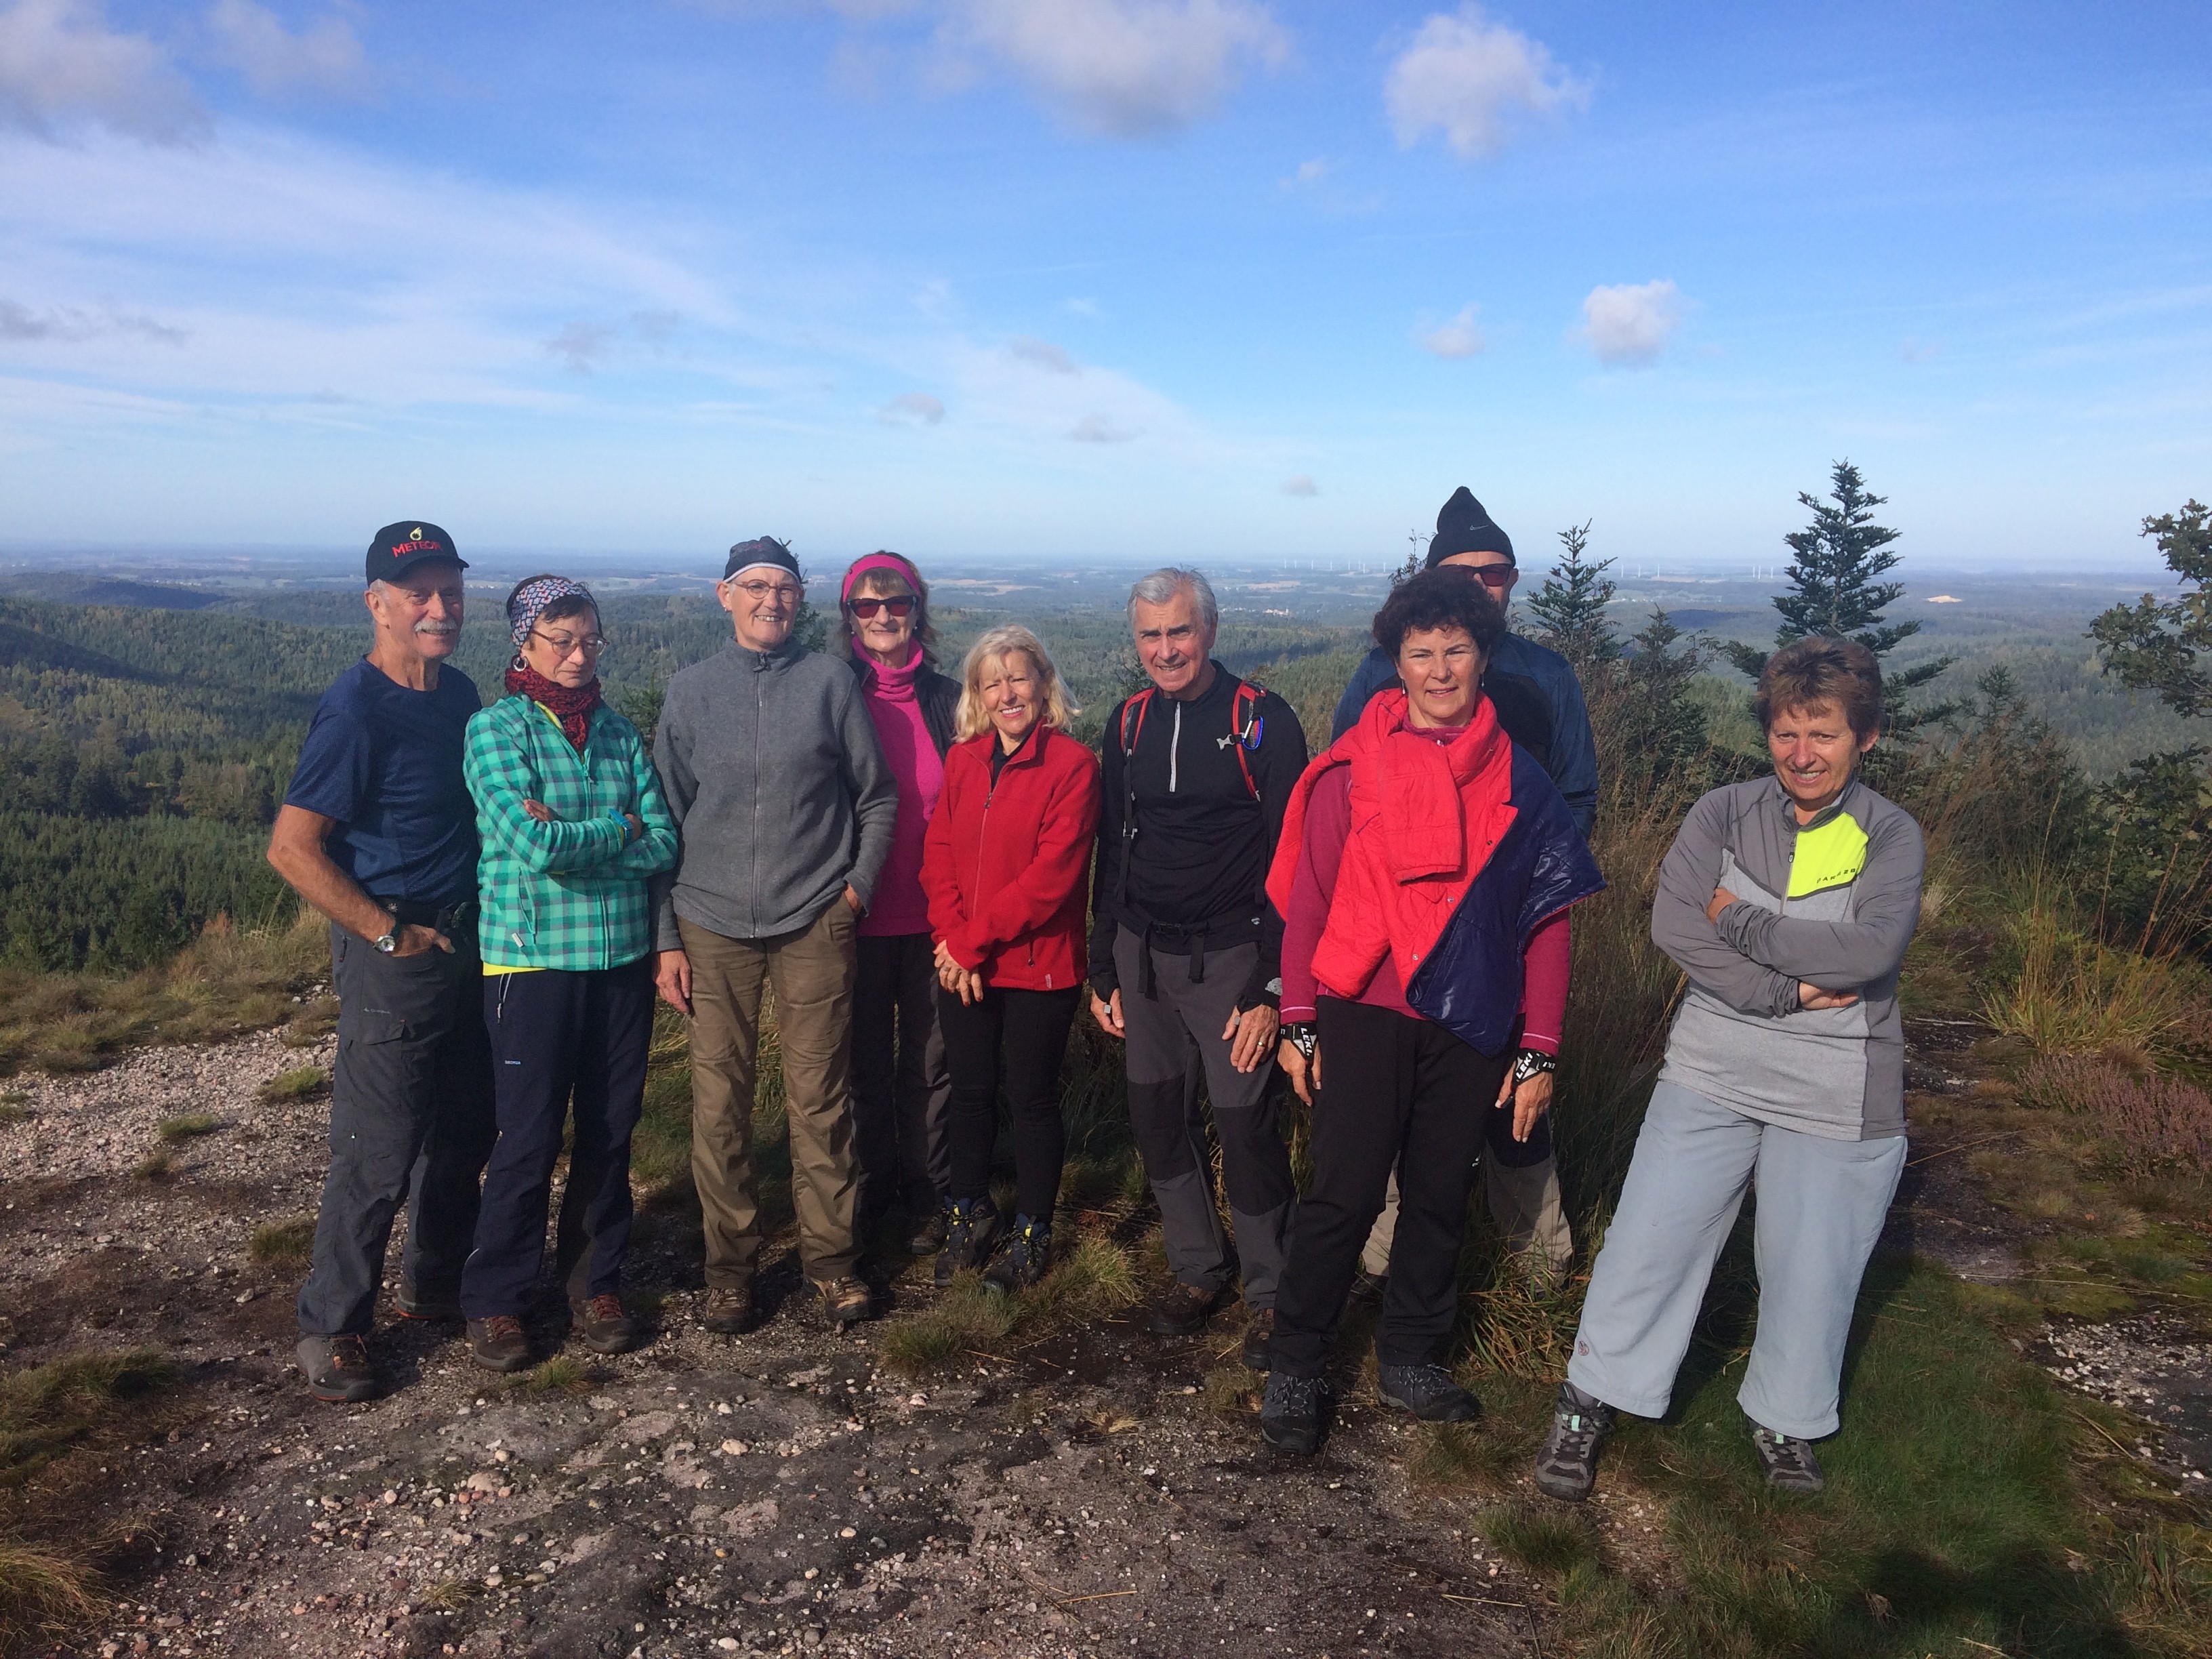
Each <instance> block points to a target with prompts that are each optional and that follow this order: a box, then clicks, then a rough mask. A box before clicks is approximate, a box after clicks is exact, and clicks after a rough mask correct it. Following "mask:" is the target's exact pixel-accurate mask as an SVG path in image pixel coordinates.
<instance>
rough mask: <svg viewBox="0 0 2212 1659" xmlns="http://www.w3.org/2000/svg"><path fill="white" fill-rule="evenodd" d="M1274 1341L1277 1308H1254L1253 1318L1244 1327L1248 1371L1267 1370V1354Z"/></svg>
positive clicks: (1245, 1367)
mask: <svg viewBox="0 0 2212 1659" xmlns="http://www.w3.org/2000/svg"><path fill="white" fill-rule="evenodd" d="M1274 1341H1275V1310H1273V1308H1255V1309H1253V1310H1252V1317H1251V1320H1250V1321H1249V1322H1248V1323H1247V1324H1246V1325H1245V1327H1244V1369H1245V1370H1248V1371H1264V1370H1267V1356H1268V1353H1269V1352H1270V1351H1271V1350H1272V1349H1273V1346H1274Z"/></svg>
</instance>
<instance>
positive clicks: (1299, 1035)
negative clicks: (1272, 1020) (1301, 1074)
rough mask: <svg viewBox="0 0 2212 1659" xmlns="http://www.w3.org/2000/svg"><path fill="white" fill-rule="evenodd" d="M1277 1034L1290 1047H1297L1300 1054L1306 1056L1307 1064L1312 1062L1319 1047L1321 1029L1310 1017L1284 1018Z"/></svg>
mask: <svg viewBox="0 0 2212 1659" xmlns="http://www.w3.org/2000/svg"><path fill="white" fill-rule="evenodd" d="M1279 1035H1280V1036H1281V1037H1282V1039H1283V1041H1284V1042H1287V1043H1289V1044H1290V1045H1291V1047H1292V1048H1295V1049H1297V1051H1298V1052H1299V1053H1300V1054H1304V1056H1305V1057H1306V1064H1307V1065H1309V1066H1310V1065H1312V1064H1313V1057H1314V1055H1315V1054H1316V1052H1317V1051H1318V1050H1319V1049H1320V1048H1321V1030H1320V1029H1319V1028H1318V1027H1317V1026H1316V1025H1315V1024H1314V1023H1313V1021H1311V1020H1310V1019H1287V1020H1285V1021H1284V1022H1283V1027H1282V1030H1281V1032H1280V1033H1279Z"/></svg>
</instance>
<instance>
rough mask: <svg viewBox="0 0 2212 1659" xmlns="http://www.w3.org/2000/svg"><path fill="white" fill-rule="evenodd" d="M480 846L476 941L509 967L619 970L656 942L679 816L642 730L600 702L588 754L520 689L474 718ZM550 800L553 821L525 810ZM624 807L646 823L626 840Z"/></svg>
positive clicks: (470, 760) (465, 767)
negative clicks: (653, 891)
mask: <svg viewBox="0 0 2212 1659" xmlns="http://www.w3.org/2000/svg"><path fill="white" fill-rule="evenodd" d="M462 771H463V775H465V777H466V778H467V780H468V785H469V794H470V796H471V798H472V799H474V800H475V801H476V804H477V835H478V836H479V837H481V839H482V841H483V856H482V857H481V858H480V859H479V860H477V897H478V899H479V900H480V901H481V902H482V904H483V910H482V913H481V915H480V917H479V920H478V922H477V939H478V942H479V945H480V946H481V948H482V950H483V959H484V961H485V963H488V964H490V965H494V966H497V967H502V968H562V969H568V970H570V971H572V972H583V971H587V970H589V969H597V968H618V967H620V966H621V965H622V964H623V963H626V962H635V961H636V960H637V959H638V958H639V957H641V956H643V955H644V954H645V953H646V952H647V951H649V950H651V949H652V948H653V900H652V897H651V896H650V895H649V894H648V892H647V886H646V884H647V878H650V877H652V876H654V875H657V874H658V873H659V872H661V871H664V870H670V869H673V868H674V867H675V865H676V856H677V840H676V821H675V819H674V818H673V817H671V816H670V815H669V811H668V803H667V802H666V801H665V799H662V796H661V793H660V776H659V774H658V773H657V772H655V771H654V770H653V757H651V756H650V755H648V754H647V752H646V748H645V743H644V740H643V739H642V738H640V737H639V736H638V734H637V728H636V727H635V726H632V725H631V724H630V723H629V721H628V720H624V719H623V717H622V716H621V715H620V714H617V713H615V711H614V710H613V709H611V708H607V707H606V706H605V704H601V705H600V706H599V708H595V709H593V710H592V724H591V729H590V731H589V732H587V733H586V737H585V740H584V752H583V753H582V754H580V755H579V754H578V753H577V752H576V749H575V745H574V744H571V743H570V742H569V741H568V738H567V737H566V736H565V735H564V734H563V733H562V730H561V727H560V725H559V723H558V722H556V720H554V719H553V717H552V716H551V715H550V714H548V713H547V712H546V711H545V710H544V709H543V708H539V707H538V704H536V703H535V702H532V701H531V700H530V699H529V698H528V697H526V696H520V694H517V695H514V696H505V697H501V699H500V700H499V701H498V702H495V703H494V704H492V705H491V707H490V708H486V709H483V711H481V712H480V713H478V714H474V715H471V717H470V720H469V733H468V747H467V750H466V753H465V756H464V757H463V760H462ZM526 800H536V801H543V802H544V804H545V805H547V806H549V807H550V808H551V809H552V811H553V813H554V817H555V821H554V822H553V823H539V822H538V820H537V819H535V818H533V817H531V816H530V814H529V813H528V812H526V811H524V810H523V805H522V804H523V802H525V801H526ZM624 812H635V813H636V814H637V816H638V817H639V818H641V820H643V822H644V824H645V833H644V834H643V835H642V836H639V837H638V838H637V840H635V842H633V841H630V840H629V826H628V825H627V824H626V823H624V822H623V818H622V817H621V815H622V814H623V813H624Z"/></svg>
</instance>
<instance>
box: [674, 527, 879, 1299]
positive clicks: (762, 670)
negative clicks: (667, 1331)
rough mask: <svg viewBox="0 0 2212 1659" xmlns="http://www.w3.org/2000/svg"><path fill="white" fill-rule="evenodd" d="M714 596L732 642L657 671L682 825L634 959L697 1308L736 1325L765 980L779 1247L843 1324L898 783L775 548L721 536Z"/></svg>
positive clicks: (752, 1215) (752, 1257) (753, 1198)
mask: <svg viewBox="0 0 2212 1659" xmlns="http://www.w3.org/2000/svg"><path fill="white" fill-rule="evenodd" d="M717 592H718V594H719V597H720V599H721V602H722V605H723V608H724V609H725V610H726V611H729V613H730V618H731V621H732V624H733V626H734V629H735V631H736V638H735V639H734V640H733V641H732V643H730V644H729V645H727V646H726V647H723V649H722V650H721V651H720V652H719V653H716V654H715V655H714V656H712V657H709V658H708V659H707V660H706V661H704V662H699V663H694V664H692V665H691V666H690V667H689V668H686V669H684V671H682V672H681V673H679V674H678V675H677V676H676V677H675V678H672V679H671V680H670V681H669V682H668V692H667V696H666V697H665V700H664V701H663V702H662V704H661V710H660V732H659V738H658V739H657V740H656V741H655V743H654V744H653V761H654V763H655V764H656V765H658V766H659V769H660V781H661V785H662V787H663V788H664V789H665V791H666V793H667V797H668V805H669V809H670V811H671V812H672V813H673V814H674V816H675V818H676V823H677V826H678V829H680V830H681V831H682V832H683V837H684V851H683V859H682V862H681V863H679V864H678V866H677V868H676V871H675V873H674V874H673V876H672V877H670V878H666V879H665V888H664V889H663V890H662V891H661V893H660V902H659V920H658V923H657V927H658V938H657V939H656V941H655V942H656V944H657V945H658V946H659V948H658V950H657V951H656V952H655V954H654V958H653V975H654V978H655V980H656V981H657V982H658V984H659V989H660V994H661V996H662V997H663V998H664V999H665V1000H666V1001H667V1002H668V1003H669V1004H670V1006H672V1007H674V1008H676V1009H677V1010H678V1012H681V1013H683V1014H684V1015H685V1016H686V1017H688V1018H690V1022H691V1030H690V1036H691V1175H692V1180H693V1183H694V1184H695V1185H696V1187H697V1188H698V1189H699V1207H700V1211H701V1214H702V1220H703V1225H704V1227H705V1231H706V1238H707V1299H706V1305H705V1307H704V1309H703V1310H702V1323H704V1324H705V1325H706V1327H707V1328H708V1329H709V1330H714V1331H723V1332H728V1333H732V1334H734V1333H738V1332H741V1331H745V1330H749V1329H750V1328H752V1326H753V1324H754V1322H755V1315H754V1310H753V1276H754V1273H755V1271H756V1269H757V1267H758V1265H759V1261H760V1249H761V1228H760V1188H759V1180H758V1177H757V1174H756V1172H755V1170H754V1167H753V1148H752V1114H753V1085H754V1081H755V1078H756V1066H755V1060H756V1057H757V1053H758V1048H759V1042H760V1007H761V991H762V987H763V985H764V984H769V985H773V986H774V987H775V1015H776V1037H777V1040H778V1042H779V1044H780V1045H781V1048H782V1052H783V1091H784V1112H785V1116H786V1118H787V1121H788V1122H789V1124H790V1127H791V1164H792V1182H791V1187H792V1192H791V1197H792V1207H793V1209H794V1210H796V1211H797V1212H798V1213H799V1261H800V1264H801V1265H802V1266H803V1267H805V1271H806V1277H807V1279H808V1280H809V1282H810V1283H811V1285H813V1286H814V1289H815V1291H816V1293H817V1295H818V1296H819V1297H820V1298H821V1301H822V1305H823V1310H824V1311H825V1312H826V1313H827V1314H828V1316H829V1318H830V1319H831V1320H833V1321H834V1322H836V1323H837V1324H839V1325H848V1324H850V1323H852V1322H854V1320H858V1319H865V1318H866V1317H867V1316H869V1314H870V1313H871V1312H872V1304H871V1299H870V1297H869V1295H868V1287H867V1285H866V1284H865V1283H863V1282H862V1280H861V1279H860V1276H859V1274H858V1273H856V1272H855V1268H856V1267H857V1266H858V1263H859V1260H860V1250H859V1247H858V1244H857V1243H856V1241H855V1239H854V1225H853V1210H854V1197H855V1194H856V1193H857V1191H858V1185H859V1176H858V1170H857V1168H856V1165H855V1163H854V1157H853V1123H852V1098H851V1091H852V1060H851V1034H852V1024H853V981H854V971H855V962H856V959H857V957H856V951H855V947H854V937H855V933H856V931H857V928H858V926H859V919H860V915H861V914H862V913H863V912H864V911H866V908H867V905H868V899H869V896H870V895H871V894H872V893H873V892H874V890H875V885H876V878H878V876H879V875H881V874H882V872H883V867H884V859H885V857H886V856H888V854H890V845H891V831H892V826H893V825H894V824H895V823H896V821H897V818H898V786H897V784H896V781H894V780H893V779H892V776H891V771H890V766H889V765H887V764H886V763H885V762H884V752H883V746H882V744H879V743H878V741H877V738H876V729H875V726H874V725H873V723H872V722H871V721H870V720H869V719H868V715H867V711H866V708H864V707H863V706H862V704H861V702H860V683H859V682H858V681H857V680H855V679H854V678H853V673H852V671H851V670H850V669H849V668H848V667H847V666H846V665H844V664H843V663H842V662H839V661H837V660H836V659H833V658H829V657H824V656H820V655H817V654H816V653H813V652H811V651H808V650H806V649H805V647H802V646H800V645H799V643H798V642H797V641H794V640H793V638H792V637H791V629H792V624H793V622H794V621H795V619H796V617H797V615H798V611H799V601H800V599H802V598H803V597H804V596H805V588H804V587H803V586H801V584H800V579H799V562H798V561H797V560H796V559H794V558H793V556H792V555H791V550H790V549H789V548H787V547H786V546H785V545H784V544H782V543H781V542H779V541H776V540H774V539H773V538H769V537H765V536H764V537H762V538H760V539H758V540H757V541H750V542H740V543H739V544H738V545H737V546H735V547H733V548H732V549H731V550H730V558H729V563H728V565H727V567H726V569H725V571H724V573H723V576H722V583H721V586H720V588H719V589H718V590H717Z"/></svg>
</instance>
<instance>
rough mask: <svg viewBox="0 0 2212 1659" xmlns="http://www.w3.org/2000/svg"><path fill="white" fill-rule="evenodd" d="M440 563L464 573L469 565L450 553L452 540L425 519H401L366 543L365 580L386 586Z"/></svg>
mask: <svg viewBox="0 0 2212 1659" xmlns="http://www.w3.org/2000/svg"><path fill="white" fill-rule="evenodd" d="M434 559H442V560H444V561H445V562H447V563H448V564H457V565H459V566H460V568H462V569H464V570H466V569H467V568H469V562H468V561H467V560H466V559H465V558H463V557H462V556H460V555H459V554H458V553H456V552H454V551H453V538H452V537H451V536H448V535H447V533H446V532H444V531H442V530H441V529H439V528H438V526H435V525H434V524H432V523H431V522H430V521H429V520H428V519H402V520H399V522H398V524H388V525H386V526H384V528H383V529H381V530H380V531H378V532H376V534H375V535H374V537H372V538H370V539H369V544H368V579H369V580H371V581H373V582H388V581H392V580H396V579H397V578H398V577H401V576H404V575H405V574H407V573H408V572H409V571H410V570H412V569H413V568H415V567H416V565H418V564H428V563H429V562H431V561H432V560H434Z"/></svg>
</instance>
